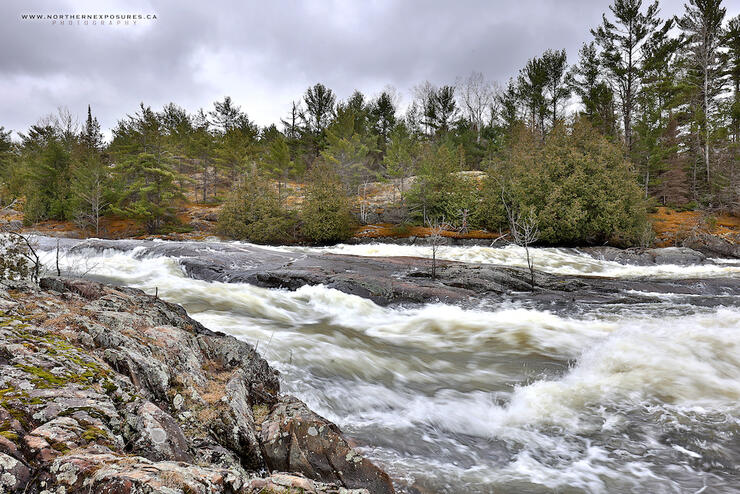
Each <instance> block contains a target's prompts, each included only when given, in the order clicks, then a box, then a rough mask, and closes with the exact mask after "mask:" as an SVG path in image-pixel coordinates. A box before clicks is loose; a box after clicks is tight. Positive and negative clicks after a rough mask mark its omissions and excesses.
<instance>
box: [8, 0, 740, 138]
mask: <svg viewBox="0 0 740 494" xmlns="http://www.w3.org/2000/svg"><path fill="white" fill-rule="evenodd" d="M609 3H610V1H607V0H603V1H598V0H479V1H474V0H469V1H464V0H462V1H454V2H453V1H446V0H440V1H429V0H413V1H412V0H377V1H373V0H354V1H329V0H311V1H303V2H299V1H286V0H272V1H268V0H264V1H233V2H231V1H216V0H208V1H203V0H199V1H193V2H185V1H175V0H171V1H147V0H128V1H122V0H121V1H113V0H109V1H100V0H98V1H79V0H75V1H72V0H69V1H28V0H2V2H0V14H1V15H2V29H0V47H2V49H1V50H0V126H5V128H6V129H13V130H20V131H22V130H24V129H26V128H27V127H28V126H29V125H31V124H33V123H36V122H37V121H38V119H39V118H40V117H41V116H43V115H46V114H48V113H51V112H54V111H55V110H56V108H57V107H59V106H66V107H68V108H69V109H70V111H71V112H72V113H73V114H77V115H79V116H80V117H81V118H83V117H84V115H85V112H86V108H87V105H88V103H89V104H90V105H92V108H93V113H94V114H95V115H96V116H97V117H98V119H99V120H100V122H101V124H102V126H103V128H104V129H109V128H110V127H112V126H114V125H115V123H116V121H117V120H118V119H119V118H121V117H122V116H124V115H125V114H126V113H133V112H134V111H136V109H137V106H138V104H139V102H142V101H143V102H144V103H145V104H147V105H151V106H152V107H153V108H154V109H160V108H161V107H162V105H163V104H165V103H167V102H169V101H174V102H175V103H177V104H179V105H181V106H183V107H185V108H186V109H188V110H190V111H195V110H197V109H198V108H200V107H206V108H210V107H211V106H212V102H213V101H214V100H217V99H222V98H223V96H224V95H230V96H232V98H233V99H234V100H235V102H236V103H237V104H239V105H240V106H241V107H242V110H244V111H246V112H247V114H248V115H249V117H250V118H252V119H253V120H255V121H256V122H257V123H259V124H261V125H266V124H269V123H272V122H277V121H278V120H279V119H280V118H281V117H284V116H286V115H287V113H288V111H289V108H290V102H291V101H292V100H297V99H299V98H300V97H301V95H302V94H303V92H304V91H305V89H306V87H307V86H309V85H311V84H314V83H316V82H323V83H324V84H326V85H327V86H329V87H331V88H332V89H334V91H335V92H336V93H337V95H338V97H339V98H346V97H347V96H349V95H350V94H351V92H352V90H353V89H359V90H361V91H363V92H364V93H365V94H367V95H370V96H373V95H375V94H377V93H378V92H380V91H381V90H382V89H383V88H384V87H385V86H386V85H391V86H393V87H395V88H396V89H397V90H398V92H399V93H400V94H401V95H402V96H403V101H404V102H408V100H409V98H410V92H411V88H412V87H413V86H414V85H416V84H418V83H419V82H421V81H424V80H427V79H428V80H429V81H431V82H432V83H434V84H443V83H448V84H449V83H454V82H455V79H456V78H457V77H459V76H465V75H468V74H469V73H470V72H471V71H474V70H475V71H480V72H482V73H483V74H484V75H486V77H488V78H489V79H491V80H497V81H500V82H502V83H503V82H505V81H506V80H508V78H509V77H511V76H513V75H515V74H516V73H517V71H518V70H519V68H520V67H521V66H522V65H523V64H524V63H525V62H526V60H527V59H528V58H531V57H533V56H537V55H540V54H541V53H542V51H544V50H545V49H546V48H558V49H559V48H565V49H566V50H567V52H568V56H569V61H570V62H573V61H575V59H576V57H577V52H578V48H579V47H580V46H581V44H582V43H583V42H584V41H587V40H589V39H590V35H589V28H591V27H594V26H596V25H598V24H599V23H600V19H601V13H602V12H604V11H606V10H607V9H608V5H609ZM682 3H683V2H682V1H681V0H664V1H663V2H661V5H662V7H661V8H662V13H663V15H664V16H665V17H667V16H669V15H673V14H677V13H680V12H682V11H683V6H682ZM724 3H725V6H726V7H727V9H728V16H734V15H737V14H738V13H739V12H740V0H725V2H724ZM119 13H124V14H144V15H147V14H156V16H157V19H156V20H151V21H149V20H141V21H137V25H135V26H134V25H129V26H117V27H111V26H99V25H98V26H92V25H87V26H85V25H72V26H69V25H64V26H60V25H53V24H52V21H50V20H44V21H28V20H25V21H24V20H22V19H21V14H119ZM75 22H76V21H75Z"/></svg>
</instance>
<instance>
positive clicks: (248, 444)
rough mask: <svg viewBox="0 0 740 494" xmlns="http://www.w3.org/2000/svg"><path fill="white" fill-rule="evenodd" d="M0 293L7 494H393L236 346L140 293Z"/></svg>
mask: <svg viewBox="0 0 740 494" xmlns="http://www.w3.org/2000/svg"><path fill="white" fill-rule="evenodd" d="M40 285H41V286H40V288H39V287H33V286H30V285H24V284H18V285H16V286H13V287H10V288H8V287H3V288H0V335H1V338H0V492H8V493H10V492H23V493H29V494H32V493H38V494H41V493H43V494H62V493H64V494H69V493H75V492H80V493H82V492H84V493H90V492H93V493H108V494H116V493H121V494H133V493H154V492H157V493H173V494H174V493H203V494H205V493H244V494H247V493H299V492H301V493H317V494H319V493H327V494H328V493H337V494H338V493H345V494H350V493H354V494H360V493H393V492H394V487H393V485H392V482H391V480H390V478H389V477H388V475H387V474H385V473H384V472H383V471H382V470H380V469H379V468H378V467H376V466H375V465H374V464H372V463H371V462H370V461H369V460H367V459H365V458H363V457H362V456H361V455H360V454H359V453H358V452H357V451H356V450H355V449H353V447H352V444H351V443H350V442H349V440H348V439H347V438H345V437H344V436H343V435H342V432H341V431H340V430H339V428H338V427H337V426H336V425H334V424H332V423H331V422H329V421H327V420H326V419H324V418H322V417H321V416H319V415H317V414H315V413H314V412H312V411H311V410H309V409H308V408H307V406H306V405H305V404H303V403H302V402H301V401H299V400H298V399H296V398H294V397H290V396H286V395H283V394H281V393H280V383H279V378H278V373H277V372H276V371H275V370H273V369H272V368H271V367H270V366H269V365H268V363H267V362H266V361H265V360H264V359H263V358H262V357H261V356H260V355H259V354H257V352H256V351H255V349H254V348H253V347H252V346H251V345H249V344H248V343H245V342H243V341H240V340H238V339H236V338H234V337H231V336H228V335H224V334H221V333H217V332H213V331H210V330H208V329H207V328H205V327H204V326H202V325H201V324H200V323H198V322H196V321H195V320H193V319H191V318H190V317H188V315H187V313H186V312H185V310H184V309H183V308H182V307H180V306H178V305H174V304H171V303H168V302H165V301H163V300H161V299H159V298H157V297H154V296H150V295H147V294H145V293H144V292H142V291H139V290H136V289H132V288H116V287H111V286H108V285H104V284H101V283H97V282H93V281H88V280H68V279H60V278H46V279H43V280H42V281H41V283H40Z"/></svg>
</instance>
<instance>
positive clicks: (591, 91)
mask: <svg viewBox="0 0 740 494" xmlns="http://www.w3.org/2000/svg"><path fill="white" fill-rule="evenodd" d="M579 55H580V58H579V61H578V63H577V64H576V65H574V66H573V68H572V69H571V74H570V79H569V82H570V84H571V86H572V88H573V91H574V92H575V93H576V95H578V97H579V98H580V99H581V103H582V104H583V114H584V115H585V116H586V117H587V118H588V119H589V120H590V121H591V124H592V125H593V126H594V127H595V128H597V129H599V131H600V132H601V133H602V134H603V135H605V136H611V135H614V133H615V126H616V122H615V118H616V117H615V115H614V93H613V91H612V89H611V87H610V86H609V85H608V84H607V82H606V81H605V80H604V78H603V75H602V72H603V71H602V66H601V59H600V57H599V53H598V50H597V49H596V44H595V43H593V42H591V43H588V44H584V45H583V46H582V47H581V50H580V52H579Z"/></svg>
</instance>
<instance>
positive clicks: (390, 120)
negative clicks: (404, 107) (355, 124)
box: [370, 91, 396, 161]
mask: <svg viewBox="0 0 740 494" xmlns="http://www.w3.org/2000/svg"><path fill="white" fill-rule="evenodd" d="M370 117H371V120H372V123H373V131H374V132H375V133H376V134H377V135H378V149H379V150H380V160H381V161H382V159H383V157H384V156H385V152H386V147H387V145H388V141H389V140H390V136H391V132H392V131H393V128H394V127H395V126H396V106H395V104H394V103H393V98H392V97H391V95H390V93H388V92H387V91H383V92H382V93H380V96H378V98H377V99H376V100H375V101H373V103H372V106H371V109H370Z"/></svg>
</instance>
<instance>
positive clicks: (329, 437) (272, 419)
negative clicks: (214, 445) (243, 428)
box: [260, 397, 395, 494]
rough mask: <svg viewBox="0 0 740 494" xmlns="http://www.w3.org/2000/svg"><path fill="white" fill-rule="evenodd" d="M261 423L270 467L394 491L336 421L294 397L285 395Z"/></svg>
mask: <svg viewBox="0 0 740 494" xmlns="http://www.w3.org/2000/svg"><path fill="white" fill-rule="evenodd" d="M261 426H262V429H261V431H260V441H261V442H262V448H263V451H264V453H265V460H266V462H267V465H268V466H269V467H270V469H271V470H273V471H275V470H278V471H285V472H300V473H302V474H304V475H306V476H307V477H309V478H312V479H318V480H321V481H324V482H336V483H338V484H339V485H342V486H344V487H347V488H351V489H352V488H366V489H368V490H369V491H370V492H372V493H374V494H384V493H393V492H395V491H394V489H393V484H392V483H391V480H390V478H389V477H388V475H387V474H386V473H385V472H383V471H382V470H380V469H379V468H378V467H376V466H375V465H374V464H373V463H372V462H370V460H368V459H366V458H363V457H362V455H360V454H359V453H358V452H357V451H355V450H354V449H353V448H352V447H351V446H350V445H349V444H348V443H347V441H346V440H345V439H344V437H342V435H341V432H340V431H339V428H338V427H337V426H336V425H334V424H332V423H331V422H329V421H328V420H326V419H325V418H323V417H321V416H319V415H318V414H316V413H314V412H312V411H311V410H309V409H308V407H307V406H306V405H305V404H304V403H303V402H301V401H300V400H298V399H296V398H293V397H284V398H283V399H282V400H281V401H280V402H279V403H278V404H277V405H276V406H275V407H274V408H273V409H272V410H271V411H270V414H269V415H268V416H267V417H266V418H265V419H264V421H263V422H262V424H261Z"/></svg>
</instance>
